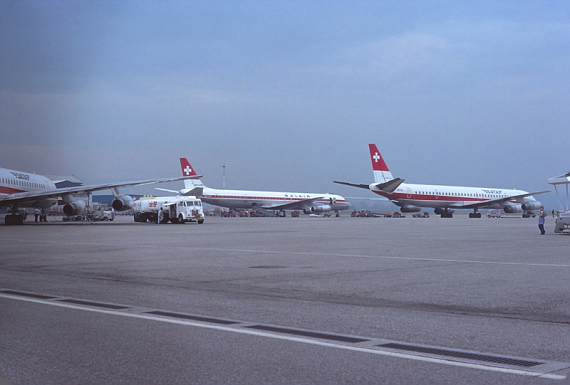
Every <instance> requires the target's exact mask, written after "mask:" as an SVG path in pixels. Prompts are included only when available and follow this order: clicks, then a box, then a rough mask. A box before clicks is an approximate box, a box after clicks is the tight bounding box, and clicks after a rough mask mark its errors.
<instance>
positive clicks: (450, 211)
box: [433, 207, 455, 215]
mask: <svg viewBox="0 0 570 385" xmlns="http://www.w3.org/2000/svg"><path fill="white" fill-rule="evenodd" d="M433 212H434V213H435V215H441V214H444V213H445V209H442V208H441V207H437V208H436V209H434V210H433ZM454 212H455V209H447V213H448V214H453V213H454Z"/></svg>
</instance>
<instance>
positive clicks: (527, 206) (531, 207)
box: [521, 201, 540, 211]
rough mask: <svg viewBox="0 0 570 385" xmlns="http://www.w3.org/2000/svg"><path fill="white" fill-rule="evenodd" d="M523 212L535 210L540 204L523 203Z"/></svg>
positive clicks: (535, 202)
mask: <svg viewBox="0 0 570 385" xmlns="http://www.w3.org/2000/svg"><path fill="white" fill-rule="evenodd" d="M521 207H522V209H523V210H525V211H527V210H537V209H539V208H540V202H537V201H534V202H526V203H523V205H522V206H521Z"/></svg>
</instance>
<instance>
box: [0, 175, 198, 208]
mask: <svg viewBox="0 0 570 385" xmlns="http://www.w3.org/2000/svg"><path fill="white" fill-rule="evenodd" d="M197 177H201V175H198V176H196V175H193V176H190V177H188V176H183V177H177V178H159V179H146V180H139V181H134V182H122V183H107V184H98V185H90V186H76V187H66V188H58V189H55V190H47V191H46V190H43V191H30V192H24V193H15V194H9V195H6V196H4V197H2V198H0V203H2V204H6V203H12V202H20V201H28V200H31V199H38V200H39V199H45V198H55V197H60V196H63V195H67V194H76V193H85V192H92V191H100V190H108V189H113V188H119V187H129V186H143V185H148V184H155V183H165V182H176V181H179V180H184V179H195V178H197Z"/></svg>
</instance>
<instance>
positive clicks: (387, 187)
mask: <svg viewBox="0 0 570 385" xmlns="http://www.w3.org/2000/svg"><path fill="white" fill-rule="evenodd" d="M402 183H404V180H403V179H401V178H394V179H392V180H389V181H388V182H384V183H376V184H374V187H376V188H377V189H378V190H380V191H384V192H385V193H388V194H392V193H393V192H394V191H396V189H397V188H398V186H400V185H401V184H402Z"/></svg>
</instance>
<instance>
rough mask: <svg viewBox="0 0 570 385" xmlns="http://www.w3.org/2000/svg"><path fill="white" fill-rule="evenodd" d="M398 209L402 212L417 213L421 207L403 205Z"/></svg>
mask: <svg viewBox="0 0 570 385" xmlns="http://www.w3.org/2000/svg"><path fill="white" fill-rule="evenodd" d="M400 211H401V212H403V213H418V212H420V211H422V208H421V207H419V206H413V205H404V206H402V207H400Z"/></svg>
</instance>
